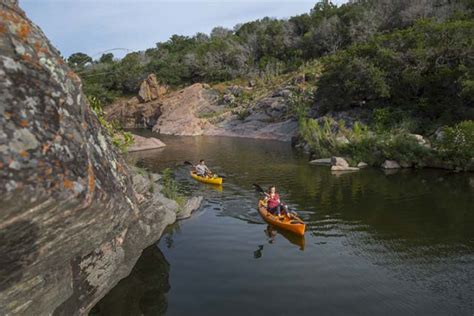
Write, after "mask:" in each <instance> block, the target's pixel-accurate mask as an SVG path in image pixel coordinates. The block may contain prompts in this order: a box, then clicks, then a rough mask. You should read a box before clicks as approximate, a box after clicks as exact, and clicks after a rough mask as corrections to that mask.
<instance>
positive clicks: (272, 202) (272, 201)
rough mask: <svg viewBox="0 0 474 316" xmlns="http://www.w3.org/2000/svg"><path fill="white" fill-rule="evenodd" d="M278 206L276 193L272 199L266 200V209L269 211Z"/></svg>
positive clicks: (278, 197) (278, 201)
mask: <svg viewBox="0 0 474 316" xmlns="http://www.w3.org/2000/svg"><path fill="white" fill-rule="evenodd" d="M278 205H280V195H278V193H275V195H273V198H269V199H268V204H267V207H268V208H269V209H272V208H274V207H277V206H278Z"/></svg>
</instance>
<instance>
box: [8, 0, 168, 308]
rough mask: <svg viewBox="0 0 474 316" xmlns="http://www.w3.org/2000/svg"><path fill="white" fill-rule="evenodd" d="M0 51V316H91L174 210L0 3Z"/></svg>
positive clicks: (40, 38)
mask: <svg viewBox="0 0 474 316" xmlns="http://www.w3.org/2000/svg"><path fill="white" fill-rule="evenodd" d="M0 43H1V46H0V78H1V80H0V113H1V115H0V195H1V197H2V203H1V206H0V314H2V315H50V314H55V315H79V314H87V312H88V311H89V310H90V308H92V306H93V305H94V304H95V303H96V302H97V301H98V300H99V299H100V298H101V297H102V296H103V295H104V294H105V293H106V292H107V291H108V290H109V289H111V288H112V287H113V286H115V285H116V284H117V282H118V281H119V280H120V279H122V278H123V277H125V276H126V275H128V274H129V272H130V271H131V269H132V267H133V266H134V264H135V262H136V260H137V259H138V256H139V255H140V253H141V251H142V249H143V248H145V247H146V246H148V245H150V244H151V243H153V242H154V241H156V240H157V239H158V238H159V236H160V234H161V232H162V231H163V229H164V228H165V227H166V226H167V225H168V224H169V223H172V222H173V221H174V220H175V218H176V211H177V205H176V203H175V202H174V201H171V200H168V199H166V198H165V197H163V196H162V195H161V193H160V192H159V190H153V192H150V190H149V188H150V186H151V185H152V183H151V181H150V180H149V179H147V178H143V177H141V178H140V177H139V176H136V177H135V178H134V179H133V180H132V176H131V172H130V171H129V169H128V167H127V166H126V164H125V162H124V161H123V159H122V158H121V157H120V155H118V154H117V152H116V150H115V149H114V148H113V146H112V145H111V141H110V139H109V138H108V136H107V133H105V132H104V131H103V130H102V127H101V125H100V124H99V122H98V120H97V117H96V116H95V114H94V113H93V112H92V111H91V110H90V109H89V106H88V104H87V103H86V98H85V97H84V95H83V93H82V92H81V81H80V79H79V77H78V76H77V75H76V74H75V73H74V72H72V71H71V70H70V69H69V68H68V67H67V65H66V64H65V63H64V61H63V60H62V59H61V57H60V54H59V52H58V51H57V50H56V49H55V48H54V47H53V46H52V45H51V44H50V43H49V41H48V40H47V39H46V38H45V36H44V34H43V32H42V31H41V30H40V29H39V28H38V27H37V26H36V25H34V24H33V23H32V22H31V21H30V20H29V19H28V18H26V16H25V14H24V12H22V11H21V9H19V8H18V6H17V1H7V0H0ZM136 193H137V194H136ZM137 195H138V196H140V195H141V196H143V197H144V199H142V202H141V203H139V201H138V200H137V198H136V196H137Z"/></svg>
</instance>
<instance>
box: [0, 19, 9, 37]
mask: <svg viewBox="0 0 474 316" xmlns="http://www.w3.org/2000/svg"><path fill="white" fill-rule="evenodd" d="M6 32H7V27H6V26H5V23H3V22H0V34H2V33H6Z"/></svg>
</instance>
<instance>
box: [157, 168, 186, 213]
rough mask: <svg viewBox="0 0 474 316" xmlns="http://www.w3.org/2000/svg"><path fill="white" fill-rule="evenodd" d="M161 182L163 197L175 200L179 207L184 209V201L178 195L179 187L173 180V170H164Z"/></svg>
mask: <svg viewBox="0 0 474 316" xmlns="http://www.w3.org/2000/svg"><path fill="white" fill-rule="evenodd" d="M161 181H162V183H163V189H162V190H161V192H162V193H163V195H164V196H165V197H167V198H168V199H171V200H175V201H176V202H177V203H178V205H179V206H180V207H184V204H185V203H186V199H185V197H184V196H183V195H181V194H180V193H179V185H178V182H176V180H175V179H174V176H173V170H171V169H170V168H166V169H164V170H163V172H162V178H161Z"/></svg>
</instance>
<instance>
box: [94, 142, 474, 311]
mask: <svg viewBox="0 0 474 316" xmlns="http://www.w3.org/2000/svg"><path fill="white" fill-rule="evenodd" d="M161 138H162V140H163V141H164V142H165V143H166V144H167V145H168V146H167V147H165V148H163V149H160V150H153V151H147V152H142V153H136V154H133V155H132V156H133V158H135V159H137V161H138V164H139V165H141V166H144V167H146V168H147V169H149V170H152V171H161V170H163V169H164V168H166V167H172V168H173V169H174V171H175V176H176V179H177V180H178V181H179V182H180V183H181V185H182V189H183V192H188V193H189V192H192V193H193V194H195V195H203V196H204V197H205V202H204V204H203V206H202V207H201V208H200V209H199V210H198V211H197V212H196V213H195V214H194V216H193V217H192V218H191V219H188V220H185V221H181V222H179V223H178V224H176V225H174V226H173V227H171V228H170V229H168V231H167V233H166V234H165V235H164V236H163V237H162V238H161V240H160V241H159V243H158V244H157V246H158V247H159V249H158V248H157V246H156V245H155V246H152V247H151V248H149V249H147V250H146V251H145V252H144V255H143V256H142V258H141V259H140V261H139V262H138V264H137V266H136V268H135V269H134V271H133V272H132V274H131V275H130V276H129V277H128V278H126V279H124V280H122V281H121V282H120V283H119V285H118V286H117V287H116V288H115V289H113V290H112V291H111V292H110V293H109V294H108V295H107V296H106V297H105V298H104V299H103V300H102V301H101V302H100V303H99V304H98V305H97V306H96V308H95V309H94V311H93V314H103V315H106V314H114V315H118V314H121V315H135V314H144V315H152V314H153V315H157V314H162V313H166V314H167V315H242V314H246V315H297V314H299V315H315V314H320V315H381V314H383V315H469V316H472V315H473V314H474V175H473V174H455V173H450V172H445V171H438V170H400V171H397V172H390V173H384V172H383V171H381V170H378V169H367V170H361V171H359V172H355V173H345V174H332V173H331V172H330V170H329V168H328V167H324V166H313V165H309V164H308V161H307V156H305V155H303V154H301V153H299V152H296V151H294V150H293V149H292V148H291V146H290V145H289V144H287V143H281V142H274V141H263V140H250V139H239V138H226V137H171V136H169V137H161ZM200 158H203V159H206V161H207V164H208V166H210V167H211V168H212V169H213V170H215V171H216V172H218V173H221V174H223V175H225V176H226V178H225V180H224V185H223V187H222V188H216V187H214V186H212V185H206V184H202V183H198V182H196V181H194V180H193V179H191V178H190V177H189V175H188V170H189V167H188V166H185V165H183V164H182V163H183V161H184V160H189V161H193V162H196V161H197V160H199V159H200ZM252 183H258V184H260V185H262V186H264V187H266V186H268V185H270V184H275V185H277V189H278V191H279V192H280V195H281V197H282V198H283V199H284V200H285V201H286V202H287V203H288V204H289V205H290V206H291V207H293V208H295V209H297V210H299V214H300V216H301V217H302V218H303V219H304V220H305V221H306V222H307V232H306V234H305V237H304V239H301V238H296V237H294V236H292V235H291V234H285V233H283V232H279V231H275V230H274V229H272V228H271V227H268V225H266V224H265V223H264V222H263V221H262V219H261V218H260V216H259V214H258V212H257V208H256V204H257V198H258V194H257V193H256V192H255V191H254V189H253V187H252ZM160 250H161V252H162V253H161V252H160ZM163 255H164V258H166V259H164V258H163ZM156 258H159V259H156ZM163 262H165V263H166V264H164V263H163ZM168 263H169V265H168ZM163 267H164V268H163ZM144 271H145V272H144ZM155 275H161V276H162V277H161V278H160V280H161V281H160V282H163V280H165V281H166V278H167V277H169V284H167V285H169V286H163V285H160V286H157V283H160V282H158V281H156V278H155V277H154V276H155ZM147 276H150V279H151V280H155V281H149V280H147ZM137 279H139V280H141V281H137ZM140 282H142V283H140ZM165 283H166V282H165ZM137 284H141V286H140V288H141V289H142V292H145V294H137V291H136V290H134V289H135V288H137ZM160 284H161V283H160ZM144 288H146V289H151V290H148V291H145V290H143V289H144ZM124 293H125V294H124ZM127 293H128V294H127Z"/></svg>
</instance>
